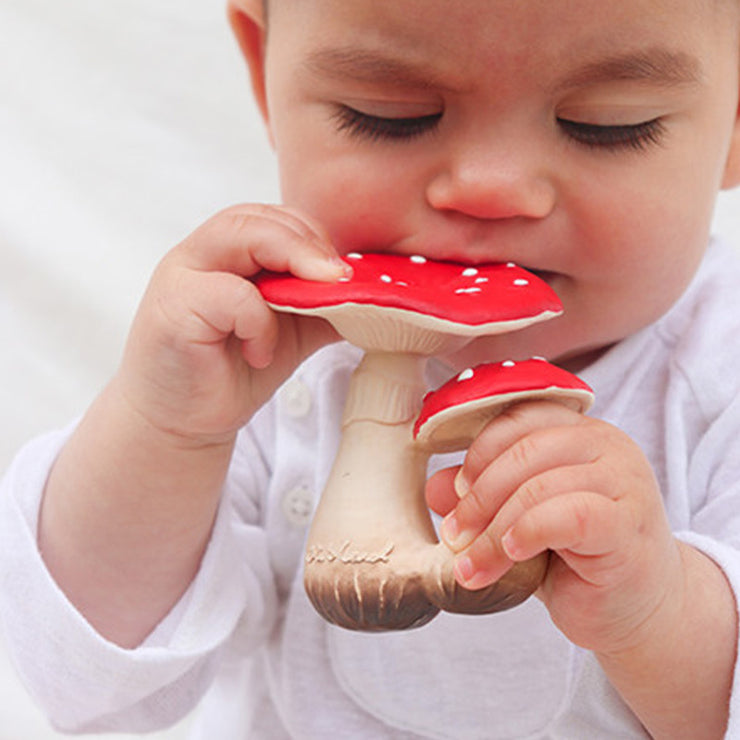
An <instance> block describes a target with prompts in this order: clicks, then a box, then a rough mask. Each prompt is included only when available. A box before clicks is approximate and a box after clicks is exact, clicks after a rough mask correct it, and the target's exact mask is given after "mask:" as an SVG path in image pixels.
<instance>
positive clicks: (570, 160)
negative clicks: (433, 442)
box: [0, 0, 740, 740]
mask: <svg viewBox="0 0 740 740" xmlns="http://www.w3.org/2000/svg"><path fill="white" fill-rule="evenodd" d="M229 12H230V19H231V22H232V25H233V28H234V31H235V33H236V37H237V39H238V42H239V45H240V48H241V50H242V52H243V55H244V57H245V59H246V61H247V63H248V66H249V70H250V73H251V80H252V86H253V90H254V94H255V96H256V100H257V103H258V105H259V108H260V111H261V113H262V115H263V117H264V119H265V123H266V126H267V130H268V132H269V137H270V141H271V143H272V145H273V146H274V148H275V150H276V152H277V157H278V162H279V166H280V177H281V186H282V195H283V201H284V205H281V206H265V205H241V206H236V207H233V208H230V209H227V210H225V211H223V212H221V213H219V214H217V215H216V216H214V217H213V218H212V219H210V220H209V221H207V222H206V223H205V224H203V225H202V226H201V227H200V228H198V229H197V230H196V231H195V232H194V233H193V234H192V235H190V236H189V237H188V238H187V239H185V241H184V242H183V243H181V244H180V245H178V246H176V247H175V248H174V249H172V251H171V252H169V254H168V255H167V256H166V257H165V258H164V259H163V260H162V262H161V263H160V264H159V266H158V267H157V268H156V270H155V272H154V275H153V277H152V279H151V282H150V285H149V288H148V290H147V292H146V295H145V296H144V298H143V300H142V302H141V306H140V308H139V311H138V313H137V315H136V317H135V319H134V322H133V325H132V328H131V332H130V336H129V339H128V342H127V345H126V348H125V352H124V355H123V358H122V362H121V364H120V367H119V370H118V372H117V373H116V375H115V377H113V378H112V380H111V381H110V383H109V384H108V385H107V387H106V388H105V389H104V390H103V392H102V393H101V395H100V396H99V397H98V399H97V400H96V401H95V403H94V404H93V405H92V407H91V408H90V409H89V410H88V412H87V413H86V415H85V416H84V418H83V419H82V420H81V421H80V422H79V424H77V425H76V426H75V427H74V428H73V429H70V430H67V431H65V432H63V433H57V434H54V435H50V436H47V437H45V438H43V439H41V440H39V441H37V442H35V443H34V444H32V445H31V446H30V447H29V448H27V449H26V450H25V451H23V452H22V453H21V454H20V455H19V457H18V458H17V460H16V462H15V464H14V466H13V467H12V468H11V470H10V472H9V473H8V476H7V477H6V479H5V481H4V483H3V489H2V510H1V511H0V527H2V534H1V535H0V541H2V542H3V543H4V544H5V550H6V552H4V553H3V557H2V558H1V559H0V560H2V562H3V566H2V569H3V576H4V577H5V579H6V582H9V583H10V582H11V581H9V579H11V578H12V579H13V581H12V582H15V583H17V584H19V587H18V588H6V589H3V592H2V595H0V614H2V617H3V621H4V623H5V627H6V631H7V633H8V635H9V640H10V641H11V643H12V644H14V645H15V649H16V652H17V654H18V655H19V656H24V655H25V656H26V657H25V659H23V658H22V657H21V658H20V669H21V672H22V673H23V675H24V677H25V679H26V681H27V682H28V684H29V686H30V688H31V690H32V691H33V692H34V693H35V695H36V696H37V697H38V699H39V701H41V702H42V703H43V705H44V706H45V707H46V709H47V711H48V713H49V715H50V716H51V718H52V720H53V721H54V722H55V723H56V724H57V725H58V726H60V727H62V728H66V729H75V730H97V731H100V730H103V729H109V730H110V729H114V730H129V731H149V730H153V729H156V728H158V727H161V726H165V725H167V724H168V723H171V722H173V721H174V720H175V719H177V718H178V717H180V716H182V715H183V714H184V713H185V712H187V711H188V710H189V709H190V708H192V706H194V705H195V703H196V702H197V701H198V700H199V699H200V698H201V696H202V695H203V694H204V693H205V691H206V689H207V688H208V687H209V686H212V690H211V692H210V693H209V694H208V698H207V700H206V702H205V706H204V707H203V711H202V713H201V715H200V719H199V723H198V727H197V728H196V729H197V731H198V732H200V737H203V738H216V737H217V738H219V739H221V738H247V737H248V738H269V739H270V740H272V739H274V738H282V737H301V738H327V737H332V736H335V737H342V738H365V737H367V738H381V737H387V738H404V739H407V738H416V737H435V738H487V739H490V738H520V737H522V738H523V737H532V738H535V737H536V738H568V739H569V740H572V738H581V737H583V738H585V737H588V738H592V737H598V738H602V737H603V738H607V737H624V738H626V737H631V738H632V737H634V738H639V737H647V736H653V737H661V738H670V739H671V740H675V739H676V738H691V740H696V739H697V738H714V737H722V736H723V735H724V734H725V733H727V735H728V736H730V737H738V736H740V716H738V712H740V704H738V702H740V698H738V697H740V689H737V688H733V678H734V673H735V670H736V663H737V654H736V652H737V651H736V648H737V636H738V624H737V621H738V620H737V606H736V594H737V593H738V592H739V591H740V374H739V373H738V370H737V368H738V367H740V347H739V346H738V344H737V336H738V332H740V298H739V297H738V290H737V287H736V286H737V284H738V280H740V264H739V263H738V260H737V259H736V258H735V256H734V255H733V254H732V252H731V250H729V249H728V248H726V247H724V246H722V245H721V244H719V243H717V242H715V241H712V240H710V238H709V228H710V222H711V216H712V211H713V206H714V202H715V198H716V196H717V193H718V191H719V190H720V189H721V188H728V187H732V186H734V185H735V184H736V183H737V182H738V181H740V119H739V117H738V97H739V90H740V3H738V2H736V0H650V1H647V0H620V2H603V1H602V0H517V2H512V1H511V0H454V2H450V1H445V0H387V1H386V0H269V2H267V3H266V4H265V5H263V3H261V2H260V1H259V0H231V2H230V5H229ZM350 251H355V252H367V251H381V252H390V253H394V254H399V255H417V254H418V255H423V256H425V257H428V258H432V259H437V260H453V261H459V262H463V263H466V264H470V265H476V264H482V263H487V262H500V261H513V262H516V263H518V264H520V265H522V266H523V267H526V268H527V269H529V270H531V271H533V272H534V273H535V274H537V275H538V276H539V277H541V278H543V279H544V280H545V281H546V282H547V283H549V285H550V286H551V287H552V288H553V289H554V290H555V291H556V293H557V294H558V295H559V296H560V298H561V299H562V302H563V305H564V308H565V313H564V315H563V316H562V317H561V318H558V319H556V320H553V321H550V322H546V323H544V324H538V325H535V326H532V327H529V328H526V329H523V330H521V331H518V332H515V333H507V334H503V335H499V336H496V337H487V338H482V339H477V340H475V341H473V342H471V343H470V344H468V345H467V346H466V347H465V348H463V349H461V350H458V351H456V352H454V353H452V354H450V355H449V356H445V357H441V358H438V359H437V360H436V361H435V362H433V363H431V364H430V367H429V370H428V373H429V382H430V385H439V384H440V382H441V380H443V379H445V378H447V377H450V376H451V375H452V374H453V373H454V372H456V371H459V370H462V369H464V368H466V367H468V366H471V365H475V364H477V363H480V362H483V361H491V360H502V359H524V358H527V357H530V356H533V355H541V356H546V357H548V358H549V359H550V360H551V361H553V362H555V363H556V364H558V365H560V366H562V367H565V368H567V369H569V370H571V371H575V372H578V373H579V374H580V375H581V376H582V377H583V378H584V379H585V380H587V381H588V382H589V383H590V384H591V385H592V386H593V388H594V390H595V392H596V399H597V401H596V405H595V407H594V408H593V410H592V411H591V413H590V414H589V415H587V416H584V415H581V414H577V413H576V412H574V411H572V410H570V409H568V408H566V407H564V406H560V405H556V404H553V403H548V402H532V403H526V404H521V405H519V406H516V407H513V408H511V409H510V410H509V411H507V412H506V413H505V414H504V415H503V416H501V417H499V418H498V419H497V420H495V421H494V422H492V423H491V424H490V425H488V426H487V427H486V428H485V429H484V430H483V431H482V433H481V434H480V435H479V436H478V437H477V438H476V440H475V441H474V442H473V444H472V445H471V447H470V449H469V450H468V451H467V452H466V454H465V455H464V456H459V457H458V456H455V457H445V458H441V457H440V458H436V459H435V460H434V462H433V466H432V469H431V470H430V479H429V481H428V484H427V500H428V503H429V505H430V507H431V508H432V509H433V510H434V511H436V512H437V513H438V514H440V515H442V516H443V517H444V519H443V521H442V524H441V527H440V534H441V537H442V539H443V541H444V542H445V543H446V544H447V545H448V546H449V547H450V548H451V549H452V550H453V551H454V552H455V553H456V561H455V562H456V565H455V574H456V578H457V579H458V581H459V582H460V583H461V584H462V585H463V586H466V587H467V588H470V589H478V588H481V587H484V586H486V585H488V584H490V583H492V582H494V581H495V580H497V579H498V578H500V577H501V576H502V575H503V574H504V573H505V572H506V571H507V570H508V569H509V568H511V567H512V564H513V563H515V562H517V561H522V560H526V559H529V558H531V557H533V556H535V555H537V554H539V553H542V552H544V551H551V552H552V555H551V559H550V565H549V569H548V571H547V574H546V577H545V580H544V582H543V584H542V586H541V588H540V589H539V591H538V592H537V597H538V598H537V599H530V600H529V601H527V602H525V604H524V605H522V606H520V607H517V608H515V609H513V610H511V611H509V612H505V613H501V614H497V615H490V616H477V617H464V616H455V615H450V614H443V615H440V616H439V617H437V618H436V619H435V620H434V621H433V622H431V623H430V624H429V625H427V626H425V627H423V628H420V629H418V630H412V631H409V632H402V633H388V634H382V635H367V634H359V633H353V632H347V631H344V630H341V629H338V628H336V627H333V626H330V625H328V624H326V623H325V622H324V621H323V620H322V619H321V618H320V617H319V616H318V615H317V614H316V613H315V612H314V611H313V610H312V608H311V606H310V604H309V602H308V600H307V597H306V595H305V593H304V591H303V586H302V578H301V565H302V557H303V542H304V539H305V525H306V523H307V521H306V520H307V519H308V517H307V516H304V515H302V514H301V510H300V507H296V501H297V500H298V502H299V503H300V501H303V499H302V498H301V497H302V496H303V497H305V496H306V495H307V496H312V495H313V497H314V500H313V505H315V495H318V492H320V491H321V490H322V488H323V484H324V482H325V480H326V477H327V475H328V471H329V468H330V466H331V462H332V459H333V457H334V454H335V451H336V446H337V443H338V435H339V429H338V427H339V420H340V416H341V409H342V404H343V398H344V393H345V391H346V388H347V379H348V376H349V374H350V372H351V370H352V369H353V368H354V367H355V366H356V364H357V362H358V359H359V354H358V351H357V350H355V349H354V348H352V347H350V346H348V345H346V344H344V343H341V342H338V337H337V336H336V334H335V333H334V331H333V329H332V328H331V327H330V325H329V324H327V323H326V322H324V321H322V320H320V319H311V318H306V317H297V316H291V315H285V314H281V315H278V314H276V313H274V312H273V311H272V310H270V309H269V308H268V307H267V305H266V304H265V302H264V301H263V299H262V298H261V295H260V293H259V291H258V290H257V289H256V287H255V286H254V284H253V283H252V282H251V281H250V280H249V278H251V277H253V276H255V275H256V274H257V273H259V272H260V271H261V270H263V269H268V270H275V271H288V272H291V273H293V274H294V275H296V276H298V277H302V278H306V279H311V280H320V281H335V280H339V279H340V278H342V277H343V276H346V274H347V270H348V269H349V268H348V267H347V266H346V264H345V263H344V262H343V261H341V260H340V259H339V257H340V255H343V254H346V253H348V252H350ZM245 278H247V279H245ZM286 381H288V382H287V384H286V385H284V384H285V383H286ZM281 387H282V389H281ZM296 399H298V402H297V403H296ZM314 494H315V495H314ZM296 496H298V499H297V498H296ZM20 584H22V586H23V588H20ZM31 604H32V605H33V609H31V608H30V605H31ZM31 647H33V648H34V650H33V652H32V651H31Z"/></svg>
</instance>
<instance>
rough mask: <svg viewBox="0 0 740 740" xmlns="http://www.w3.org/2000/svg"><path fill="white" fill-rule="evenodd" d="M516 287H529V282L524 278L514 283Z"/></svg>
mask: <svg viewBox="0 0 740 740" xmlns="http://www.w3.org/2000/svg"><path fill="white" fill-rule="evenodd" d="M514 285H520V286H523V285H529V280H525V279H524V278H519V279H518V280H515V281H514Z"/></svg>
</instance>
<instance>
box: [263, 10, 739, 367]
mask: <svg viewBox="0 0 740 740" xmlns="http://www.w3.org/2000/svg"><path fill="white" fill-rule="evenodd" d="M737 15H738V13H737V10H736V8H735V4H734V3H733V2H731V1H730V0H619V2H604V0H516V1H514V0H454V2H453V1H451V0H387V1H385V0H382V1H380V0H295V1H288V0H275V1H274V2H272V3H271V6H270V28H269V37H268V44H267V56H266V84H267V99H268V111H269V120H268V124H269V127H270V131H271V135H272V137H273V141H274V143H275V146H276V150H277V154H278V159H279V163H280V170H281V182H282V187H283V195H284V200H285V202H286V203H287V204H289V205H292V206H297V207H299V208H301V209H303V210H304V211H306V212H307V213H309V214H310V215H312V216H314V217H315V218H317V219H319V220H320V221H321V222H322V223H323V224H324V226H325V227H326V228H327V229H328V231H329V233H330V235H331V236H332V237H333V239H334V241H335V244H336V246H337V247H338V248H339V250H340V251H342V252H348V251H350V250H360V251H362V250H376V251H389V252H395V253H401V254H409V255H411V254H423V255H426V256H428V257H433V258H437V259H452V260H460V261H463V262H471V263H477V262H484V261H515V262H518V263H519V264H521V265H522V266H524V267H527V268H529V269H531V270H533V271H535V272H537V273H539V274H540V275H541V276H543V277H544V278H545V279H546V280H547V281H548V282H549V283H550V284H551V285H552V286H553V287H554V288H555V290H556V291H557V292H558V294H559V295H560V297H561V298H562V300H563V303H564V305H565V310H566V313H565V316H564V317H563V318H560V319H557V320H555V321H552V322H548V323H547V324H543V325H541V326H538V327H534V328H531V329H527V330H524V331H522V332H519V333H517V334H512V335H507V336H503V337H499V338H493V339H485V340H479V341H477V342H476V343H475V344H474V345H471V346H470V347H469V348H468V349H467V350H465V351H464V352H462V353H461V354H460V355H459V356H457V357H456V358H453V359H454V362H455V364H458V365H465V364H470V363H472V362H477V361H481V360H483V359H492V358H499V359H502V358H506V357H521V356H524V355H530V354H541V355H546V356H548V357H550V358H554V359H558V358H559V359H561V361H562V360H565V359H570V360H571V361H572V364H573V366H577V365H578V364H579V360H583V359H585V358H586V357H587V356H588V354H589V352H591V351H594V350H598V349H599V348H603V347H605V346H607V345H609V344H611V343H613V342H614V341H616V340H618V339H620V338H622V337H624V336H626V335H627V334H629V333H631V332H633V331H635V330H636V329H639V328H641V327H642V326H645V325H646V324H647V323H649V322H650V321H652V320H654V319H655V318H657V317H658V316H659V315H661V314H662V313H663V312H665V311H666V310H667V308H668V307H669V306H670V305H671V304H672V303H673V302H674V301H675V300H676V299H677V298H678V297H679V295H680V294H681V292H682V291H683V289H684V288H685V286H686V284H687V282H688V281H689V280H690V278H691V276H692V275H693V273H694V271H695V269H696V267H697V264H698V262H699V261H700V259H701V257H702V254H703V252H704V249H705V246H706V241H707V236H708V230H709V226H710V221H711V215H712V209H713V203H714V199H715V196H716V193H717V190H718V188H720V186H721V184H722V182H723V174H724V170H725V163H726V160H727V155H728V150H729V148H730V145H731V137H732V134H733V131H734V127H735V125H736V118H737V108H738V67H739V62H738V25H739V23H738V18H737Z"/></svg>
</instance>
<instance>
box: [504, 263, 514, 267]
mask: <svg viewBox="0 0 740 740" xmlns="http://www.w3.org/2000/svg"><path fill="white" fill-rule="evenodd" d="M506 266H507V267H516V262H507V263H506Z"/></svg>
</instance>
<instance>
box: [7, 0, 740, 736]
mask: <svg viewBox="0 0 740 740" xmlns="http://www.w3.org/2000/svg"><path fill="white" fill-rule="evenodd" d="M276 199H277V180H276V173H275V165H274V161H273V157H272V154H271V153H270V151H269V149H268V147H267V143H266V138H265V136H264V133H263V131H262V127H261V123H260V121H259V118H258V116H257V114H256V111H255V109H254V107H253V105H252V102H251V99H250V95H249V88H248V80H247V75H246V70H245V68H244V66H243V64H242V62H241V59H240V57H239V54H238V51H237V48H236V45H235V43H234V42H233V41H232V39H231V37H230V35H229V30H228V25H227V22H226V19H225V12H224V7H223V2H222V0H157V1H156V2H151V0H104V1H103V2H101V1H100V0H64V2H59V0H2V2H1V3H0V418H2V425H1V426H0V472H1V471H2V470H4V469H5V468H6V467H7V465H8V463H9V462H10V460H11V458H12V456H13V454H14V452H15V451H16V450H17V449H18V448H19V447H20V445H21V444H22V443H23V442H24V441H25V440H27V439H29V438H30V437H31V436H33V435H35V434H37V433H39V432H41V431H43V430H45V429H48V428H51V427H55V426H58V425H61V424H64V423H65V422H67V421H68V420H69V419H71V418H72V417H74V416H76V415H77V414H79V413H81V411H82V410H83V409H84V408H85V407H86V405H87V404H88V403H89V402H90V400H91V399H92V398H93V397H94V395H95V394H96V392H97V391H98V390H99V388H100V387H101V385H102V384H103V383H104V382H105V380H106V378H107V377H108V376H109V375H110V374H111V373H112V372H113V370H114V368H115V366H116V362H117V359H118V356H119V352H120V349H121V346H122V343H123V341H124V338H125V334H126V330H127V326H128V324H129V322H130V320H131V317H132V315H133V312H134V310H135V307H136V305H137V303H138V300H139V297H140V296H141V293H142V291H143V290H144V287H145V285H146V281H147V279H148V276H149V274H150V272H151V270H152V268H153V266H154V265H155V264H156V262H157V261H158V259H159V258H160V257H161V256H162V255H163V254H164V252H165V251H166V250H167V249H168V248H169V247H171V246H173V245H174V244H176V243H177V242H178V241H180V240H181V239H182V238H183V237H184V236H185V235H186V234H187V233H189V232H190V231H191V230H192V229H193V228H194V227H195V226H196V225H197V224H199V223H200V222H202V221H203V220H204V219H205V218H207V217H208V216H209V215H211V214H213V213H214V212H215V211H217V210H219V209H220V208H222V207H224V206H227V205H230V204H232V203H235V202H239V201H274V200H276ZM715 225H716V229H717V230H718V231H720V232H722V233H723V234H725V235H727V236H729V237H730V238H731V239H732V240H734V241H735V243H737V244H739V245H740V192H733V193H730V194H726V195H723V197H722V199H721V200H720V204H719V207H718V211H717V216H716V220H715ZM186 725H187V722H186V723H184V724H183V725H181V726H179V727H177V728H175V729H174V730H172V731H170V732H167V733H162V734H157V735H155V736H151V737H154V738H157V739H158V740H163V739H164V738H167V739H168V740H174V739H175V738H182V737H183V736H184V733H185V729H186ZM57 737H61V736H59V735H57V734H56V733H54V732H53V731H51V730H49V729H48V728H47V726H46V723H45V721H44V719H43V717H42V716H41V715H40V714H39V713H38V712H37V710H36V709H35V707H34V706H33V703H32V702H31V700H30V699H29V698H28V697H27V696H26V694H25V692H24V691H23V689H22V687H21V686H20V684H19V683H18V681H17V680H16V678H15V676H14V674H13V671H12V669H11V667H10V662H9V658H8V656H7V654H6V652H5V651H4V649H3V647H2V643H1V642H0V740H50V739H51V738H57ZM100 737H102V736H100ZM116 737H117V738H119V739H120V740H125V738H124V736H120V735H118V736H116Z"/></svg>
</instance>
